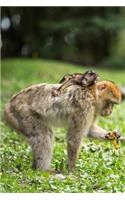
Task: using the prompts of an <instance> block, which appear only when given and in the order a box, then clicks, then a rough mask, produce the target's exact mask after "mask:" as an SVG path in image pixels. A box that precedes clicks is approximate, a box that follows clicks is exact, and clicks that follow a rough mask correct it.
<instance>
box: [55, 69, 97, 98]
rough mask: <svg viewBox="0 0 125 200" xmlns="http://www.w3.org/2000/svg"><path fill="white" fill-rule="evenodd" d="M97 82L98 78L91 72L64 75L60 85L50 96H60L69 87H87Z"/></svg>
mask: <svg viewBox="0 0 125 200" xmlns="http://www.w3.org/2000/svg"><path fill="white" fill-rule="evenodd" d="M98 80H99V76H98V75H97V74H96V73H95V72H94V71H92V70H90V71H87V72H85V73H84V74H82V73H74V74H67V75H65V76H64V77H63V78H62V79H61V81H60V82H59V83H62V85H61V86H60V87H59V88H57V89H53V91H52V95H53V96H55V97H56V96H58V95H59V94H61V93H62V92H63V91H64V90H65V89H66V88H67V87H69V86H71V85H81V86H82V87H88V86H90V85H92V84H94V83H95V82H97V81H98Z"/></svg>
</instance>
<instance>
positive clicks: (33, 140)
mask: <svg viewBox="0 0 125 200" xmlns="http://www.w3.org/2000/svg"><path fill="white" fill-rule="evenodd" d="M59 86H60V84H57V85H54V84H38V85H33V86H31V87H29V88H26V89H24V90H22V91H21V92H19V93H18V94H17V95H15V96H13V97H12V98H11V99H10V101H9V102H8V104H7V105H6V108H5V118H6V120H7V121H8V123H9V124H10V125H11V126H12V127H13V128H15V129H16V130H17V131H19V132H21V133H22V134H23V135H25V136H26V138H27V140H28V142H29V144H30V145H31V148H32V152H33V167H34V168H39V169H41V170H50V167H51V159H52V149H53V138H54V135H53V131H52V128H53V127H54V126H66V127H67V152H68V169H69V171H71V170H73V168H74V167H75V163H76V159H77V157H78V154H79V150H80V145H81V142H82V138H83V136H86V135H91V136H96V137H99V138H100V137H101V138H105V136H106V134H107V131H105V130H103V129H102V128H100V127H97V126H96V125H95V124H94V123H95V120H96V118H97V116H99V115H101V116H107V115H110V114H111V113H112V109H113V106H114V104H117V103H120V101H121V92H120V90H119V88H118V87H117V86H116V85H115V83H113V82H111V81H99V82H96V83H95V84H92V85H91V86H89V87H81V86H79V85H71V86H69V87H68V88H67V89H65V90H64V91H63V93H61V94H60V95H59V96H57V97H53V95H52V90H53V88H59Z"/></svg>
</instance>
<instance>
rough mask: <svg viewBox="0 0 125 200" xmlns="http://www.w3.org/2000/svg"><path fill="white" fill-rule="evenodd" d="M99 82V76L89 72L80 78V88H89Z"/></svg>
mask: <svg viewBox="0 0 125 200" xmlns="http://www.w3.org/2000/svg"><path fill="white" fill-rule="evenodd" d="M97 81H99V76H98V74H96V73H95V72H94V71H92V70H89V71H87V72H85V73H84V74H83V76H82V86H90V85H92V84H94V83H96V82H97Z"/></svg>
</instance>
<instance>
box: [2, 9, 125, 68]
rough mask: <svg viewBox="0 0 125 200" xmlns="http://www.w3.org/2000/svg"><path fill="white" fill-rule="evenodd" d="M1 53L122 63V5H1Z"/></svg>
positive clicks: (124, 58) (124, 26) (124, 23)
mask: <svg viewBox="0 0 125 200" xmlns="http://www.w3.org/2000/svg"><path fill="white" fill-rule="evenodd" d="M1 30H2V57H3V58H5V57H30V58H42V59H44V58H45V59H54V60H62V61H68V62H72V63H77V64H81V65H96V66H102V65H103V66H104V67H112V68H124V67H125V7H2V16H1Z"/></svg>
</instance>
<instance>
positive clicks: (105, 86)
mask: <svg viewBox="0 0 125 200" xmlns="http://www.w3.org/2000/svg"><path fill="white" fill-rule="evenodd" d="M97 88H98V90H99V91H104V90H106V89H107V85H106V83H101V82H99V83H98V84H97Z"/></svg>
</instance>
